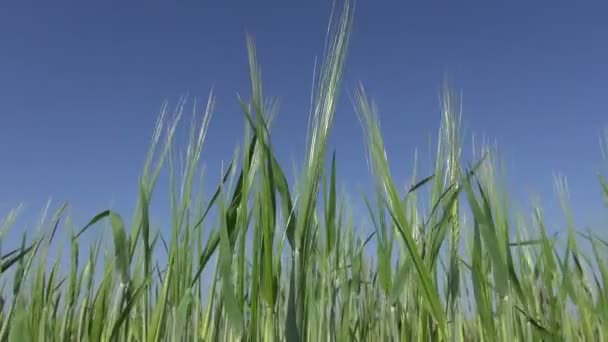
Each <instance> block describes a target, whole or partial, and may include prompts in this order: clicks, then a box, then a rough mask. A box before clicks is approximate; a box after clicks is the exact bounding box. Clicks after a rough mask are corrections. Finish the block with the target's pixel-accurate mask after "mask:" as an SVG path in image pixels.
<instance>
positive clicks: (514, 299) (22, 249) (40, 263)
mask: <svg viewBox="0 0 608 342" xmlns="http://www.w3.org/2000/svg"><path fill="white" fill-rule="evenodd" d="M352 18H353V7H352V5H351V4H350V3H349V2H348V1H345V3H344V6H343V7H342V12H341V15H340V16H338V18H337V20H334V21H332V22H331V24H330V27H329V36H328V40H327V45H326V55H325V60H324V61H323V64H322V67H321V69H320V70H321V72H320V75H318V77H317V78H316V79H317V80H318V83H317V84H316V88H315V92H314V94H313V97H312V99H313V103H312V113H311V125H310V131H309V136H308V144H307V147H306V150H305V151H303V154H302V155H303V165H302V166H301V167H300V169H299V172H298V173H299V174H300V176H299V178H298V179H297V180H296V181H295V182H293V183H291V182H289V181H288V179H287V177H286V176H285V173H284V170H283V165H282V164H281V161H280V160H278V159H277V158H276V156H275V154H274V149H273V144H272V139H271V138H272V120H273V118H274V116H275V115H280V112H279V108H278V106H277V105H276V102H274V101H270V100H268V99H267V98H265V94H264V91H263V87H262V73H261V67H260V65H259V64H258V61H257V57H256V52H255V47H254V41H253V39H252V38H251V37H248V39H247V50H248V58H249V67H250V78H251V97H250V99H248V100H246V99H243V98H241V97H239V98H238V99H237V101H239V103H240V105H241V108H242V110H243V122H244V124H245V132H244V140H243V143H242V146H240V147H239V148H237V149H236V150H235V155H234V157H233V159H232V161H231V162H230V163H229V164H228V165H227V166H225V167H224V166H223V165H222V178H221V179H220V180H219V181H218V185H217V187H215V188H214V189H212V190H213V191H212V192H209V193H205V192H203V191H202V190H200V189H199V188H198V187H197V186H198V185H197V184H198V183H197V182H198V180H200V179H201V178H202V175H203V172H202V169H201V167H200V166H199V164H200V160H201V153H202V150H203V148H204V141H205V137H206V133H207V129H208V127H209V122H210V119H211V116H212V113H213V111H214V98H213V96H212V95H210V97H209V100H208V102H207V105H206V107H205V109H204V113H203V115H202V117H201V118H200V121H199V122H198V123H196V122H193V123H192V124H191V126H190V127H191V130H190V140H189V144H188V146H187V149H186V153H185V159H184V160H181V161H180V160H176V155H178V154H177V153H176V151H175V150H174V147H175V145H174V143H173V142H174V139H175V136H176V135H177V134H178V127H179V122H180V120H181V117H182V116H183V112H184V110H185V104H186V102H185V100H184V101H181V102H180V103H179V104H178V106H177V109H176V111H175V113H174V114H173V117H172V118H171V119H169V118H168V116H169V107H168V105H164V106H163V108H162V111H161V115H160V119H159V121H158V123H157V126H156V129H155V131H154V133H153V136H152V143H151V148H150V150H149V152H148V156H147V159H146V161H145V163H144V167H143V172H142V176H141V178H140V180H139V184H137V185H138V190H139V192H138V197H137V205H136V210H135V212H134V213H133V216H132V218H131V221H127V220H126V219H125V218H126V216H124V213H118V212H116V211H113V210H103V211H101V212H100V213H99V214H98V215H96V216H94V217H93V218H92V219H91V220H90V222H89V223H88V224H87V225H85V226H84V227H76V228H77V229H75V230H74V227H73V225H72V224H71V223H70V222H69V221H68V220H62V218H63V217H65V216H67V215H66V209H67V205H65V204H64V205H61V206H60V207H59V208H58V209H57V210H56V212H55V214H54V215H53V216H52V218H51V219H50V220H48V221H47V220H41V223H40V227H39V229H38V233H37V235H36V236H34V237H31V236H29V237H28V236H27V235H26V234H25V233H24V235H23V238H22V242H21V244H20V246H19V247H17V248H15V249H13V250H8V251H6V250H2V255H1V259H0V265H1V272H2V274H1V275H0V281H1V285H0V286H1V289H2V290H1V294H2V298H1V299H2V300H1V301H0V340H2V341H6V340H8V341H148V342H152V341H289V342H291V341H482V340H483V341H507V340H514V341H529V340H530V341H537V340H538V341H541V340H545V341H562V340H568V341H570V340H572V341H574V340H576V341H578V340H587V341H602V340H605V339H606V338H608V328H607V326H608V325H607V324H606V321H607V320H608V289H607V288H606V284H607V282H608V266H607V265H606V261H605V260H606V257H607V252H608V243H607V242H606V240H605V239H602V238H601V237H600V236H596V235H595V234H592V233H587V232H577V231H576V230H575V228H574V224H573V220H572V214H571V212H570V209H569V207H568V198H567V183H566V182H565V181H564V180H563V179H561V178H560V179H558V181H557V183H556V185H557V190H558V193H559V195H560V199H561V200H562V202H561V203H562V205H563V209H564V213H565V217H566V225H567V231H566V234H565V235H566V238H565V239H558V238H557V237H555V236H550V235H549V234H548V228H547V227H546V223H545V219H544V217H543V211H542V208H541V207H540V206H538V205H537V206H536V207H535V209H534V211H533V212H532V213H530V215H528V216H526V215H522V214H521V213H518V212H515V211H514V209H512V208H511V207H510V206H509V204H510V203H509V197H508V193H507V191H506V188H505V186H504V184H503V183H502V182H501V181H500V179H502V178H501V176H502V175H501V174H499V173H498V171H497V170H498V168H497V165H498V161H497V160H498V159H497V155H496V153H494V151H493V150H492V149H490V148H489V147H488V146H483V147H482V148H481V149H476V150H475V151H474V152H475V153H474V154H475V155H476V156H478V158H477V159H475V160H472V161H471V162H470V164H467V163H465V161H464V160H463V157H462V138H463V137H462V136H461V131H460V122H461V114H460V108H459V102H458V101H457V99H456V97H455V96H454V95H453V93H452V92H451V90H450V88H449V87H447V86H446V87H445V88H444V93H443V98H442V105H443V106H442V113H441V116H440V117H439V119H440V120H441V126H440V130H439V139H438V142H437V149H436V155H435V156H434V165H433V166H432V167H431V170H430V171H429V173H428V174H426V175H423V176H422V177H420V178H419V179H418V178H416V179H415V180H414V181H412V184H411V186H410V187H409V188H407V189H405V190H403V189H401V188H400V187H399V186H398V185H397V184H399V183H400V181H401V180H400V177H396V176H395V175H393V174H392V173H391V171H390V170H391V168H390V164H389V156H388V155H387V154H386V152H385V143H384V140H383V135H382V131H381V127H380V122H379V119H378V116H379V111H378V109H377V107H376V106H375V104H374V103H373V101H372V100H371V99H370V98H368V96H367V94H366V93H365V91H364V89H363V87H362V86H361V87H359V88H358V89H356V93H355V98H354V99H355V108H354V109H355V112H356V113H357V114H358V116H359V119H360V120H361V124H362V129H363V132H364V136H365V140H366V146H367V153H368V159H369V161H370V166H371V176H372V180H373V182H374V183H373V184H374V185H375V188H374V191H373V192H372V193H368V194H365V196H364V201H365V205H366V206H367V209H368V212H369V218H370V220H369V221H370V222H371V223H370V225H369V226H365V225H363V223H362V222H359V221H356V218H355V217H354V216H353V215H352V208H351V207H350V206H349V202H348V201H347V199H346V197H345V196H343V195H341V193H340V192H339V191H338V189H339V185H340V179H339V178H338V176H337V175H338V173H337V170H338V169H339V168H340V151H333V154H331V161H330V163H329V164H328V165H326V163H325V161H326V159H327V157H328V156H329V153H330V151H328V139H329V136H330V134H331V127H332V125H333V118H334V115H335V111H336V104H337V102H338V98H339V93H340V88H341V79H342V73H343V66H344V63H345V58H346V52H347V50H348V43H349V36H350V28H351V25H352ZM607 136H608V135H607ZM235 138H236V137H235ZM602 147H603V148H608V139H606V140H603V145H602ZM176 165H183V168H181V169H180V170H178V169H177V167H176ZM165 168H168V174H169V175H168V176H169V184H170V185H169V190H170V191H169V197H170V198H169V201H168V203H169V212H170V223H169V226H166V227H156V226H155V225H154V223H153V222H151V217H152V216H153V215H152V213H151V212H150V211H151V210H152V207H151V206H150V203H151V201H152V200H153V198H154V189H155V188H156V184H157V181H158V179H159V177H161V176H162V171H163V170H164V169H165ZM413 174H414V175H417V174H418V170H417V169H415V170H414V172H413ZM599 188H600V189H601V190H602V191H603V193H604V195H605V196H606V198H608V181H606V180H605V178H604V177H603V176H599ZM424 200H426V201H427V202H428V203H423V201H424ZM16 214H17V210H15V211H11V212H9V213H8V215H7V218H6V219H5V220H4V222H3V223H2V224H1V225H0V241H1V240H2V239H3V238H4V234H5V232H6V231H7V229H9V228H10V227H12V226H13V225H14V222H15V217H16ZM358 218H359V216H357V219H358ZM62 228H66V229H67V231H68V232H69V235H68V237H67V239H61V238H60V232H61V231H62ZM106 232H107V234H109V236H111V239H110V240H109V241H106V240H105V239H103V238H100V239H98V240H95V242H93V243H90V244H89V245H88V246H85V245H84V240H82V236H83V235H84V234H87V235H88V236H91V235H93V234H106ZM102 236H103V235H102ZM53 242H55V244H53ZM57 243H59V245H57ZM583 243H589V245H590V248H589V249H587V250H586V249H585V248H583V247H582V244H583ZM53 253H55V254H56V255H53ZM63 255H67V257H68V259H67V260H68V262H67V264H61V262H60V261H61V260H63V259H62V256H63ZM49 265H51V266H49ZM467 308H468V309H467Z"/></svg>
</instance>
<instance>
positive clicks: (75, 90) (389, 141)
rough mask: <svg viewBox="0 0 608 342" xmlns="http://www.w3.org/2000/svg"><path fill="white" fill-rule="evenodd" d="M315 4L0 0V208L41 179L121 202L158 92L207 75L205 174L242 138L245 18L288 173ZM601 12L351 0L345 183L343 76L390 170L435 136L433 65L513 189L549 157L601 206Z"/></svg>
mask: <svg viewBox="0 0 608 342" xmlns="http://www.w3.org/2000/svg"><path fill="white" fill-rule="evenodd" d="M291 6H293V7H291ZM330 13H331V1H299V2H294V3H293V4H287V2H285V1H261V2H256V3H255V4H254V3H253V2H244V1H243V2H236V1H225V2H219V1H196V2H195V1H182V2H179V4H171V5H169V2H162V3H161V2H141V3H137V4H136V3H134V2H119V1H103V2H96V3H92V2H91V3H86V4H85V3H84V2H76V1H73V2H58V1H54V2H42V1H37V2H29V1H5V2H2V4H0V51H1V53H0V120H1V121H0V160H1V164H0V165H2V168H1V171H0V172H1V174H0V175H1V176H0V214H1V215H2V216H4V215H5V214H6V213H7V212H8V210H9V209H11V208H13V207H15V206H17V205H18V204H19V203H21V202H24V203H25V204H26V207H25V209H26V211H25V213H27V214H28V215H31V214H33V215H37V214H38V212H39V211H40V210H42V208H43V206H44V204H45V202H46V200H47V199H48V198H50V197H52V198H53V200H55V201H64V200H68V201H70V205H71V207H72V216H73V217H74V219H75V221H76V222H78V223H82V222H84V220H86V219H88V218H90V217H92V216H93V215H95V214H96V213H98V212H99V211H101V210H103V209H105V208H107V207H108V206H110V205H111V206H113V207H115V208H116V209H118V210H119V211H120V212H121V213H124V214H125V216H127V217H128V218H130V211H131V210H132V208H133V204H134V202H135V198H136V194H137V179H138V176H139V173H140V171H141V167H142V163H143V160H144V157H145V153H146V151H147V148H148V145H149V142H150V137H151V133H152V130H153V127H154V124H155V121H156V118H157V116H158V113H159V111H160V108H161V104H162V103H163V101H164V100H165V99H166V100H169V101H170V102H169V103H170V106H173V105H175V104H176V100H177V99H178V98H179V97H180V96H183V95H187V94H188V95H190V96H192V97H197V98H199V99H200V100H201V101H205V100H206V97H207V95H208V93H209V91H210V90H211V88H213V89H214V93H215V96H216V100H217V107H216V108H217V109H216V111H215V113H214V114H213V118H212V121H211V126H210V130H209V134H208V138H207V143H206V145H205V149H204V151H203V157H202V159H203V163H204V164H205V165H206V167H205V168H206V173H207V181H208V182H209V185H210V186H211V184H215V183H216V181H215V180H216V179H217V178H218V176H219V171H220V167H221V162H222V160H223V161H227V160H229V159H230V158H231V156H232V152H233V149H234V147H235V146H236V145H237V144H239V143H240V142H241V140H242V131H243V115H242V113H241V112H240V110H239V105H238V103H237V101H236V95H237V94H241V95H243V96H244V97H246V98H247V97H248V95H249V93H250V84H249V79H248V67H247V55H246V46H245V34H246V33H247V32H249V33H251V34H253V36H254V37H255V41H256V47H257V51H258V58H259V62H260V64H261V66H262V76H263V81H264V85H265V87H266V88H265V91H266V95H267V96H273V97H277V98H278V99H279V100H280V110H279V113H278V116H277V118H276V120H275V123H274V126H273V143H274V145H275V147H276V151H277V154H278V156H279V158H280V160H281V162H282V164H283V166H284V168H285V171H286V172H287V174H288V176H291V175H293V167H292V164H293V163H292V162H293V161H295V162H296V164H297V165H300V164H301V160H302V157H303V155H304V153H303V152H304V150H305V142H306V130H305V127H306V124H307V121H308V113H309V102H310V92H311V86H312V77H313V67H314V63H315V57H321V56H322V53H323V44H324V38H325V33H326V29H327V23H328V20H329V16H330ZM606 18H608V5H606V4H600V2H596V3H594V4H593V5H589V4H586V5H585V6H579V7H575V6H573V5H569V6H567V5H562V4H558V3H555V2H547V3H545V4H540V3H539V4H534V5H532V4H529V3H528V2H509V4H508V5H507V4H500V5H496V4H489V3H487V2H484V3H481V2H467V3H466V4H464V3H462V4H461V3H458V4H457V3H456V2H441V3H440V2H432V3H431V2H426V3H425V4H424V5H422V4H417V3H405V2H397V1H394V2H391V1H362V0H359V1H358V2H357V3H356V10H355V18H354V27H353V32H352V37H351V45H350V50H349V54H348V56H347V61H346V69H345V78H344V88H343V92H342V96H341V101H340V104H339V107H338V111H337V114H336V120H335V122H334V129H333V131H332V137H331V143H332V146H331V147H332V149H334V148H335V149H336V151H337V158H338V167H339V170H338V171H339V175H340V179H341V182H342V185H344V186H346V187H348V189H349V191H350V192H351V194H352V195H353V196H357V194H358V191H359V189H363V190H365V189H369V183H370V179H371V178H370V176H369V172H368V170H367V166H366V163H365V150H364V140H363V135H362V130H361V126H360V123H359V121H358V120H357V117H356V115H355V112H354V110H353V107H352V104H351V101H350V99H349V94H351V93H352V91H353V90H354V89H355V87H356V86H357V85H358V83H359V82H362V83H363V85H364V86H365V88H366V89H367V90H368V93H369V95H370V96H371V97H372V98H373V99H374V101H375V102H377V104H378V107H379V109H380V120H381V127H382V130H383V134H384V137H385V143H386V145H387V152H388V155H389V158H390V161H391V163H392V165H391V166H392V167H393V170H394V172H395V177H396V178H397V179H402V180H403V183H404V184H405V181H406V180H407V178H408V176H409V174H410V172H411V169H412V161H413V155H414V150H415V149H416V148H418V149H419V155H420V156H421V157H425V156H428V153H427V151H428V147H427V146H428V145H427V138H428V136H431V137H433V139H434V138H435V137H436V132H437V129H438V125H439V119H440V112H439V94H440V93H439V92H440V89H441V84H442V81H443V78H444V76H445V75H446V74H447V75H449V77H450V79H451V81H452V84H453V85H454V87H455V88H456V90H457V91H460V92H462V95H463V125H464V127H463V128H464V129H465V132H466V133H467V135H466V138H470V136H471V134H473V133H474V134H475V135H476V136H478V137H479V136H485V137H487V138H489V139H492V140H495V141H496V143H497V145H498V146H499V148H500V150H501V151H502V153H503V154H502V157H503V159H504V160H505V163H506V167H507V174H508V177H509V185H510V187H509V190H510V191H511V195H513V200H514V201H515V202H517V203H516V204H517V205H518V206H520V207H523V208H526V207H527V205H528V200H529V199H530V196H531V195H532V194H534V193H538V194H540V195H541V196H542V200H543V203H544V204H545V205H546V206H547V207H548V209H549V210H554V209H556V208H557V202H556V201H555V200H554V199H555V196H554V194H553V178H552V177H553V174H554V173H555V172H560V173H562V174H564V175H565V176H566V177H567V179H568V183H569V187H570V194H571V202H572V206H573V208H574V210H575V214H576V215H577V216H576V217H577V220H578V221H579V222H581V224H593V225H595V224H598V223H599V222H600V221H601V220H602V218H605V217H606V215H605V214H604V211H603V203H602V199H601V196H600V189H599V187H598V185H597V180H596V173H597V172H598V171H603V172H605V173H607V172H608V168H607V167H606V166H608V164H605V163H604V162H603V160H602V156H601V151H600V146H599V137H600V133H601V129H602V128H603V127H605V126H606V125H608V115H607V114H608V113H607V108H608V107H607V106H606V103H607V100H606V99H607V97H606V95H607V94H608V85H607V84H608V83H607V82H606V81H607V80H608V62H607V61H608V44H606V37H608V21H607V20H606ZM190 103H191V102H190ZM186 119H189V117H187V118H186ZM468 141H470V139H469V140H468ZM423 160H424V159H423ZM161 187H162V183H161ZM162 193H163V192H162V189H161V192H159V193H158V196H160V200H161V202H160V203H159V205H160V206H161V207H166V205H167V204H168V200H165V199H163V198H162ZM157 218H158V217H157Z"/></svg>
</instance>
